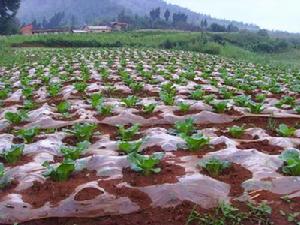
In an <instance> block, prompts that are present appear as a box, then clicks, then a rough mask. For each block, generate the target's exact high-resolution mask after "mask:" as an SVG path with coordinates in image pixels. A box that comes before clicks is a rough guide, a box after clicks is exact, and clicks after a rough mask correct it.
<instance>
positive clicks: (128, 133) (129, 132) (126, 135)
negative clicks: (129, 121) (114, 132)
mask: <svg viewBox="0 0 300 225" xmlns="http://www.w3.org/2000/svg"><path fill="white" fill-rule="evenodd" d="M139 129H140V125H139V124H135V125H133V126H131V127H130V128H127V129H126V128H125V127H124V126H118V133H119V136H120V139H121V140H122V141H131V140H132V139H133V137H134V136H135V135H136V134H137V133H138V132H139Z"/></svg>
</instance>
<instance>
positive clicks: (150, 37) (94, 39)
mask: <svg viewBox="0 0 300 225" xmlns="http://www.w3.org/2000/svg"><path fill="white" fill-rule="evenodd" d="M219 35H223V36H224V37H227V36H226V35H228V34H219ZM235 35H237V34H235ZM212 36H213V34H211V33H197V32H167V31H164V32H163V31H148V32H126V33H105V34H49V35H33V36H22V35H14V36H9V37H0V53H1V55H0V65H9V64H10V65H11V64H13V63H18V62H22V61H24V60H25V59H24V58H23V57H22V56H21V55H18V54H14V53H13V51H14V50H11V49H10V48H9V46H12V47H134V48H142V47H143V48H165V49H175V50H188V51H196V52H203V53H209V54H216V55H220V56H223V57H226V58H232V59H236V60H243V61H249V62H253V63H259V64H272V65H276V66H277V65H280V66H288V67H296V68H300V61H299V60H298V59H299V56H300V49H298V50H297V49H291V48H290V49H289V50H288V51H286V52H283V53H277V54H263V53H256V52H252V51H249V50H247V49H245V48H242V47H239V46H238V45H234V44H230V43H229V42H225V44H224V45H221V44H217V43H216V42H214V41H213V40H212V39H213V38H212ZM26 60H30V59H26Z"/></svg>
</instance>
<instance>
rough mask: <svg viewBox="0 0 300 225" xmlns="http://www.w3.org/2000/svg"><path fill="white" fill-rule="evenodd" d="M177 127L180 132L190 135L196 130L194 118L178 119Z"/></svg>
mask: <svg viewBox="0 0 300 225" xmlns="http://www.w3.org/2000/svg"><path fill="white" fill-rule="evenodd" d="M175 129H176V131H177V133H178V134H182V135H186V136H189V135H191V134H192V133H193V132H194V131H195V125H194V120H193V119H192V118H189V119H186V120H185V121H177V122H176V123H175Z"/></svg>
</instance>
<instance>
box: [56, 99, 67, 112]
mask: <svg viewBox="0 0 300 225" xmlns="http://www.w3.org/2000/svg"><path fill="white" fill-rule="evenodd" d="M56 108H57V112H59V113H61V114H64V115H66V114H67V113H68V112H69V110H70V108H71V104H70V103H68V102H67V101H64V102H61V103H59V104H58V105H57V107H56Z"/></svg>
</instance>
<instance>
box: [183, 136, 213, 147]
mask: <svg viewBox="0 0 300 225" xmlns="http://www.w3.org/2000/svg"><path fill="white" fill-rule="evenodd" d="M183 139H184V140H185V142H186V145H187V148H188V150H190V151H197V150H201V149H202V148H203V147H204V146H207V145H208V144H209V138H208V137H205V136H204V135H203V134H193V135H192V136H183Z"/></svg>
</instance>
